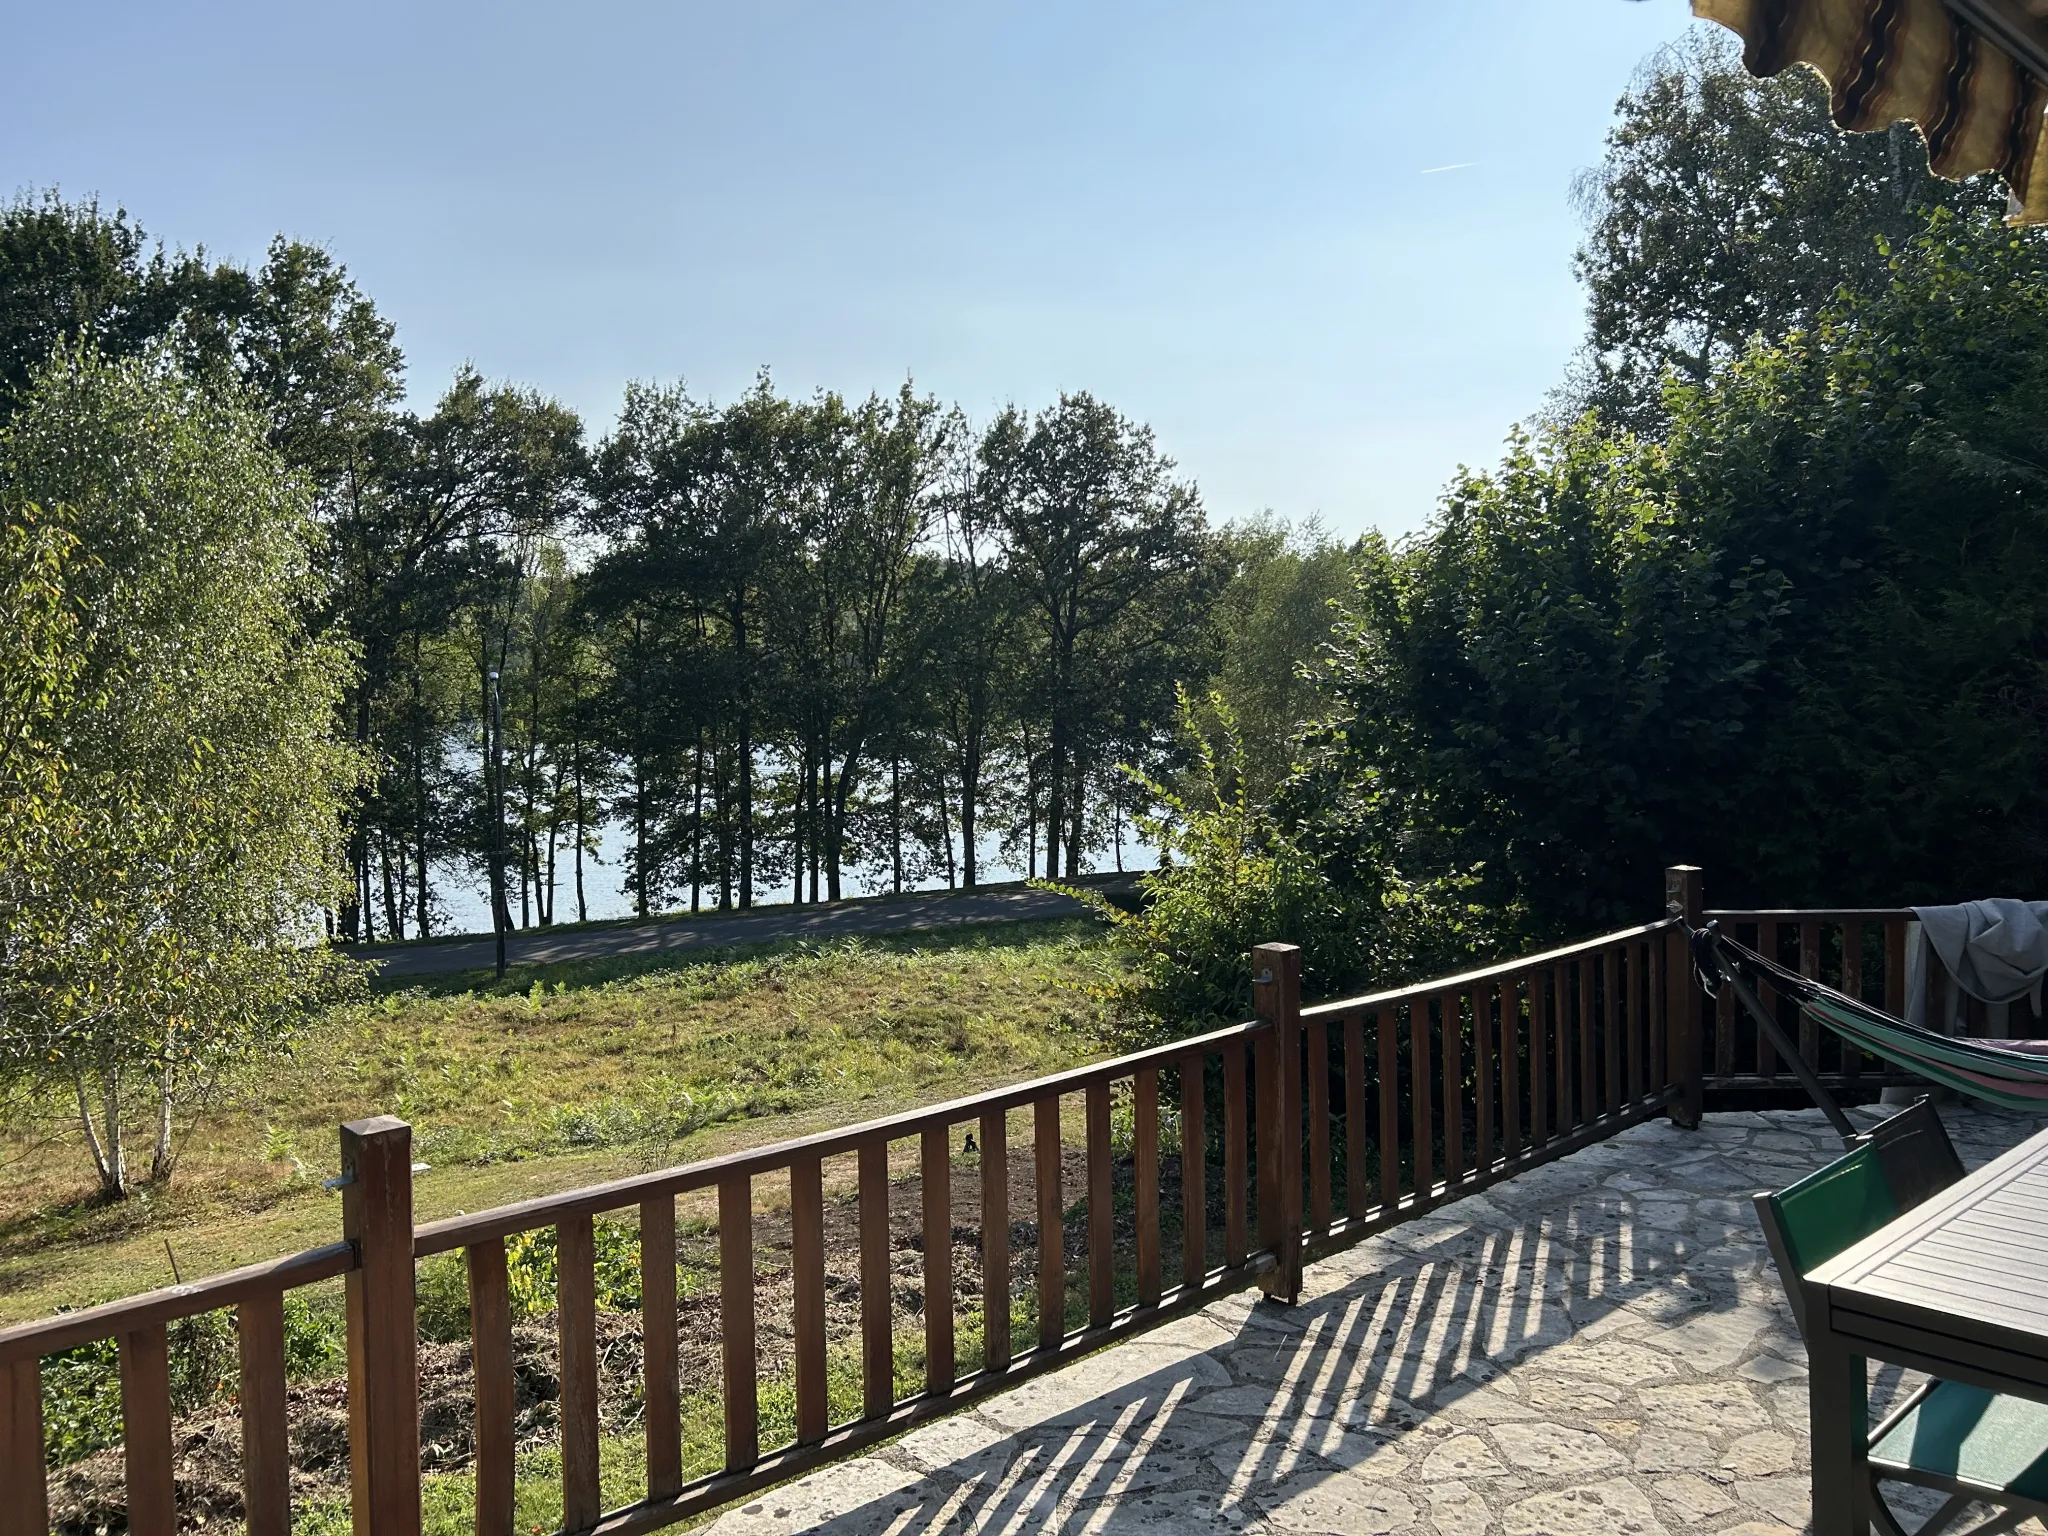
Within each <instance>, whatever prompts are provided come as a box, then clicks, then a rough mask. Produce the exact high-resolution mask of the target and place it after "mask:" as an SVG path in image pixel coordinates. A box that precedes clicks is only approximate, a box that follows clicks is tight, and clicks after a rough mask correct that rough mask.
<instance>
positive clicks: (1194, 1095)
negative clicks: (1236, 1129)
mask: <svg viewBox="0 0 2048 1536" xmlns="http://www.w3.org/2000/svg"><path fill="white" fill-rule="evenodd" d="M1208 1064H1209V1057H1208V1055H1207V1053H1206V1052H1203V1051H1190V1052H1188V1054H1187V1055H1185V1056H1183V1057H1182V1058H1181V1059H1180V1278H1181V1284H1183V1285H1185V1286H1187V1287H1188V1288H1189V1289H1190V1290H1192V1289H1193V1288H1194V1287H1196V1286H1199V1285H1200V1284H1201V1283H1202V1277H1203V1276H1204V1275H1206V1274H1207V1273H1208V1272H1209V1177H1208V1175H1209V1163H1208V1159H1209V1129H1208V1124H1207V1111H1208V1103H1207V1089H1206V1084H1205V1082H1204V1078H1205V1077H1206V1076H1207V1073H1208Z"/></svg>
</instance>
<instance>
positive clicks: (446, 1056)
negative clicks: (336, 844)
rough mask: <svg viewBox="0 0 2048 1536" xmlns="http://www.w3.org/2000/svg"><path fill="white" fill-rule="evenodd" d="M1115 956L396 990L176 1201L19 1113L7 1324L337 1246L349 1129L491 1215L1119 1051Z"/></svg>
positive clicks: (1051, 940) (195, 1167)
mask: <svg viewBox="0 0 2048 1536" xmlns="http://www.w3.org/2000/svg"><path fill="white" fill-rule="evenodd" d="M1116 964H1117V962H1116V961H1115V960H1114V958H1113V957H1112V955H1111V952H1110V950H1109V948H1108V946H1107V945H1106V943H1105V942H1104V938H1103V933H1102V929H1101V927H1100V926H1099V925H1098V924H1096V923H1095V922H1093V921H1092V920H1089V919H1068V920H1061V921H1054V922H1038V923H1019V924H1005V925H991V926H987V927H978V928H972V929H958V930H952V931H947V932H939V933H925V934H906V935H899V936H891V937H884V938H869V939H857V940H849V941H846V942H843V943H835V944H829V945H817V944H812V943H806V942H802V941H789V942H783V943H779V944H772V945H763V946H756V947H753V948H750V949H744V950H739V949H735V950H724V951H683V952H670V953H667V954H659V953H657V954H652V955H638V956H622V957H617V958H609V959H602V960H592V961H580V962H575V963H572V964H562V965H550V966H537V967H522V968H520V969H519V970H517V971H515V972H514V974H512V975H511V976H508V977H507V978H505V980H503V981H502V982H501V981H497V980H494V979H492V978H489V977H487V976H486V977H478V976H474V975H471V976H467V977H456V978H434V979H432V980H430V981H427V982H422V983H416V984H411V985H406V986H403V987H386V988H383V989H380V990H379V991H377V992H376V993H375V994H374V995H373V996H371V997H370V998H368V999H367V1000H365V1001H362V1002H360V1003H357V1004H352V1005H350V1006H348V1007H345V1008H341V1009H337V1010H335V1011H334V1012H333V1013H331V1014H329V1015H327V1016H325V1017H323V1018H321V1019H319V1020H317V1021H315V1022H314V1023H313V1024H312V1025H311V1026H310V1027H309V1028H308V1029H307V1031H306V1032H305V1035H304V1037H303V1038H302V1039H301V1040H300V1041H299V1043H298V1045H297V1048H296V1050H295V1051H294V1053H293V1054H292V1056H291V1057H290V1058H289V1059H286V1060H282V1061H273V1062H270V1063H267V1064H265V1066H264V1068H263V1069H262V1070H260V1071H254V1072H251V1073H249V1074H248V1075H247V1076H246V1078H245V1079H244V1080H242V1081H241V1082H239V1083H236V1084H235V1085H233V1088H232V1091H231V1092H230V1093H229V1094H228V1095H227V1096H226V1097H225V1098H223V1099H222V1100H221V1101H220V1102H219V1103H218V1104H217V1105H216V1106H215V1107H214V1109H213V1110H212V1112H211V1113H210V1114H208V1115H207V1116H206V1117H205V1118H204V1119H203V1120H202V1121H201V1122H200V1123H199V1124H197V1125H196V1126H194V1127H193V1128H192V1129H191V1130H190V1131H189V1132H188V1133H187V1136H186V1140H185V1147H186V1151H185V1154H184V1160H183V1162H182V1164H181V1166H180V1171H179V1173H178V1176H177V1178H176V1179H175V1180H174V1181H173V1182H172V1183H171V1184H170V1185H169V1186H168V1187H167V1188H164V1189H155V1190H144V1191H142V1192H141V1193H140V1194H139V1195H138V1196H137V1197H136V1198H133V1199H130V1200H128V1201H125V1202H121V1203H119V1204H115V1205H107V1204H104V1203H101V1202H98V1201H96V1200H94V1199H93V1198H92V1197H91V1185H90V1179H89V1176H88V1170H87V1166H86V1161H85V1158H84V1155H83V1152H82V1150H81V1149H80V1147H79V1146H78V1144H77V1142H76V1139H75V1134H76V1133H75V1131H71V1130H69V1129H68V1119H67V1113H66V1106H65V1104H64V1102H63V1101H62V1100H61V1099H53V1100H51V1101H50V1102H48V1103H45V1104H40V1105H30V1106H27V1108H28V1110H29V1111H30V1113H28V1114H26V1115H11V1116H10V1118H9V1129H8V1130H6V1131H4V1132H0V1322H8V1321H17V1320H20V1319H22V1318H26V1317H33V1316H38V1315H42V1314H46V1313H48V1312H50V1311H52V1310H54V1309H55V1308H56V1307H57V1306H59V1305H83V1304H88V1303H91V1302H95V1301H100V1300H105V1299H108V1298H109V1297H111V1296H117V1295H125V1294H130V1293H133V1292H136V1291H140V1290H145V1289H148V1288H149V1287H151V1286H153V1285H158V1284H163V1283H167V1282H168V1281H169V1280H170V1279H171V1272H170V1271H171V1262H172V1260H171V1255H172V1253H175V1256H176V1261H177V1263H178V1265H179V1267H180V1269H181V1270H182V1272H183V1273H184V1275H185V1276H186V1277H187V1278H191V1277H193V1276H195V1275H199V1274H206V1273H212V1272H216V1271H218V1270H221V1269H225V1268H229V1267H232V1266H233V1265H236V1264H241V1263H248V1262H251V1261H254V1260H256V1259H262V1258H269V1257H273V1256H276V1255H280V1254H283V1253H288V1252H291V1251H293V1250H295V1249H299V1248H304V1247H309V1246H312V1245H314V1244H316V1243H321V1242H327V1241H332V1240H333V1238H334V1237H335V1236H336V1235H337V1231H338V1223H339V1210H338V1202H337V1201H336V1200H335V1199H334V1197H332V1196H331V1195H329V1194H327V1193H326V1192H324V1191H322V1190H321V1189H320V1187H319V1182H320V1180H321V1179H322V1178H323V1177H324V1176H326V1175H329V1174H331V1173H333V1172H334V1171H335V1167H336V1133H335V1127H336V1126H337V1125H338V1124H339V1123H341V1122H342V1121H345V1120H352V1119H357V1118H361V1117H363V1116H366V1115H372V1114H380V1113H388V1114H396V1115H399V1116H401V1117H403V1118H405V1119H407V1120H409V1121H411V1122H412V1124H413V1126H414V1137H415V1147H416V1155H417V1156H418V1157H419V1158H420V1159H421V1160H422V1161H424V1162H427V1163H430V1164H431V1165H432V1170H433V1171H432V1172H431V1173H427V1174H423V1175H422V1176H421V1177H420V1178H419V1180H418V1181H417V1184H416V1201H417V1207H418V1215H419V1219H421V1220H429V1219H433V1218H434V1217H436V1216H439V1215H446V1214H452V1213H453V1212H454V1211H456V1210H470V1211H474V1210H479V1209H483V1208H485V1207H488V1206H490V1205H493V1204H498V1203H502V1202H504V1201H507V1200H511V1199H521V1198H527V1197H529V1196H532V1195H535V1194H542V1193H547V1192H550V1191H552V1190H557V1189H563V1188H571V1187H575V1186H577V1185H580V1184H586V1183H591V1182H596V1181H597V1180H599V1179H602V1178H606V1177H613V1176H616V1175H618V1174H620V1173H623V1172H628V1171H632V1170H634V1169H638V1168H645V1167H654V1166H661V1165H664V1164H669V1163H675V1162H682V1161H687V1160H689V1159H691V1158H693V1157H696V1156H700V1155H707V1154H709V1153H711V1152H715V1151H717V1150H722V1149H724V1148H727V1147H730V1146H735V1145H744V1144H752V1143H756V1142H760V1141H767V1140H773V1139H778V1138H779V1137H781V1136H785V1135H790V1134H797V1133H800V1132H802V1131H806V1130H811V1129H816V1128H819V1127H820V1126H823V1125H827V1124H837V1123H846V1122H849V1121H855V1120H860V1119H865V1118H869V1117H870V1116H872V1115H875V1114H881V1113H888V1112H892V1111H894V1110H897V1109H900V1108H904V1107H908V1106H910V1105H914V1104H917V1103H925V1102H931V1101H933V1100H935V1099H940V1098H946V1097H951V1096H953V1095H955V1094H958V1093H963V1092H969V1091H972V1090H974V1089H976V1088H979V1087H983V1086H989V1085H993V1084H996V1083H1001V1082H1014V1081H1017V1080H1019V1079H1022V1078H1025V1077H1029V1076H1033V1075H1036V1074H1038V1073H1042V1072H1047V1071H1052V1070H1056V1069H1058V1068H1061V1067H1065V1066H1070V1065H1073V1064H1074V1063H1076V1062H1078V1061H1081V1060H1086V1059H1089V1058H1091V1057H1094V1056H1097V1055H1099V1054H1101V1053H1102V1051H1103V1049H1104V1042H1105V1030H1104V1018H1103V1012H1102V1009H1103V1004H1102V1002H1101V1000H1100V992H1101V988H1102V987H1103V986H1105V985H1106V984H1107V983H1108V982H1109V981H1110V980H1112V979H1113V977H1114V975H1115V968H1116ZM141 1130H142V1121H141V1118H140V1116H139V1115H138V1118H137V1121H136V1122H135V1126H134V1133H135V1134H138V1135H139V1134H140V1132H141ZM167 1246H168V1249H169V1251H168V1252H167Z"/></svg>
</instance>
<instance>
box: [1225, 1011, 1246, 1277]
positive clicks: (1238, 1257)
mask: <svg viewBox="0 0 2048 1536" xmlns="http://www.w3.org/2000/svg"><path fill="white" fill-rule="evenodd" d="M1245 1108H1246V1105H1245V1081H1244V1046H1243V1044H1242V1043H1240V1042H1239V1041H1235V1040H1233V1041H1231V1042H1230V1043H1228V1044H1227V1045H1225V1046H1224V1047H1223V1262H1224V1263H1225V1264H1242V1263H1243V1262H1244V1261H1245V1255H1246V1254H1247V1253H1248V1252H1249V1251H1250V1250H1249V1248H1248V1247H1247V1211H1246V1196H1247V1190H1246V1184H1247V1181H1248V1179H1249V1176H1250V1168H1249V1158H1248V1156H1247V1153H1246V1148H1245V1123H1244V1122H1245Z"/></svg>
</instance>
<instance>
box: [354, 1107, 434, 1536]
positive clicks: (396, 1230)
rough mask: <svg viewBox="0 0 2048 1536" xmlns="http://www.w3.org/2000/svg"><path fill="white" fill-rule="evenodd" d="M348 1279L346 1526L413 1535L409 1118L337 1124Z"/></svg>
mask: <svg viewBox="0 0 2048 1536" xmlns="http://www.w3.org/2000/svg"><path fill="white" fill-rule="evenodd" d="M340 1183H341V1230H342V1236H344V1237H345V1238H347V1239H348V1241H349V1242H350V1243H352V1244H354V1245H355V1249H356V1267H355V1268H354V1269H352V1270H350V1271H349V1273H348V1280H347V1303H348V1463H349V1466H348V1473H349V1507H350V1512H351V1514H352V1515H353V1517H354V1523H355V1536H419V1532H420V1357H419V1344H418V1340H419V1334H418V1324H417V1321H416V1319H415V1314H414V1297H413V1266H412V1244H413V1233H412V1127H411V1126H409V1125H407V1124H406V1123H405V1122H404V1121H403V1120H400V1119H397V1118H395V1117H394V1116H391V1115H379V1116H377V1117H376V1118H374V1119H370V1120H356V1121H352V1122H350V1123H349V1124H347V1125H344V1126H343V1127H342V1128H341V1180H340Z"/></svg>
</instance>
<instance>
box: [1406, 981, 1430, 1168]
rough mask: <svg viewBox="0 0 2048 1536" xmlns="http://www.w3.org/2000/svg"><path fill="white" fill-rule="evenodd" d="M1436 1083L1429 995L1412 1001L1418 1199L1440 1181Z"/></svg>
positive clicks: (1411, 1095) (1411, 1106) (1411, 1104)
mask: <svg viewBox="0 0 2048 1536" xmlns="http://www.w3.org/2000/svg"><path fill="white" fill-rule="evenodd" d="M1433 1086H1434V1085H1433V1084H1432V1082H1431V1078H1430V1070H1429V999H1428V998H1426V997H1424V998H1411V999H1409V1002H1408V1113H1409V1123H1410V1124H1412V1125H1413V1126H1414V1127H1415V1199H1416V1201H1417V1202H1418V1203H1420V1202H1421V1201H1424V1200H1427V1199H1428V1198H1429V1192H1430V1190H1431V1188H1432V1187H1433V1186H1434V1185H1435V1183H1436V1129H1435V1127H1434V1126H1432V1125H1431V1124H1430V1120H1431V1118H1432V1116H1431V1115H1430V1112H1429V1108H1430V1099H1431V1097H1432V1092H1431V1090H1432V1088H1433Z"/></svg>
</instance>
